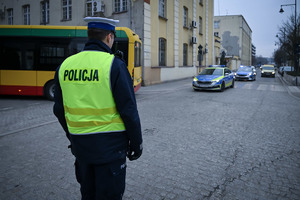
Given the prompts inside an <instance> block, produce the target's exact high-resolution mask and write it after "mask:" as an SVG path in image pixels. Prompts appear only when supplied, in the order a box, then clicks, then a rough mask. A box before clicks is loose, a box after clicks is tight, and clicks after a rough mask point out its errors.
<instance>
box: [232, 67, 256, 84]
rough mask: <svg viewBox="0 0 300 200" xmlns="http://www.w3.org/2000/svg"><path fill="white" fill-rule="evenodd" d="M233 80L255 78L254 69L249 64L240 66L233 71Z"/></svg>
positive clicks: (253, 79)
mask: <svg viewBox="0 0 300 200" xmlns="http://www.w3.org/2000/svg"><path fill="white" fill-rule="evenodd" d="M234 77H235V80H237V81H239V80H250V81H255V80H256V70H255V69H254V68H253V67H251V66H241V67H240V68H239V69H238V70H237V71H236V72H235V73H234Z"/></svg>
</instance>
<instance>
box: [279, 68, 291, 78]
mask: <svg viewBox="0 0 300 200" xmlns="http://www.w3.org/2000/svg"><path fill="white" fill-rule="evenodd" d="M293 70H294V68H293V67H291V66H282V67H279V70H278V73H279V74H280V75H281V76H283V75H284V72H291V71H293Z"/></svg>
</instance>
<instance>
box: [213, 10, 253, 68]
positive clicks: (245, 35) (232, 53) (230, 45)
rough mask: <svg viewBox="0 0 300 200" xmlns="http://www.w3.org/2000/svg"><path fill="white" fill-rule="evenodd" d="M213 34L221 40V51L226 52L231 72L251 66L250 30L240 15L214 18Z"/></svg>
mask: <svg viewBox="0 0 300 200" xmlns="http://www.w3.org/2000/svg"><path fill="white" fill-rule="evenodd" d="M214 32H215V35H218V36H219V37H220V38H221V41H222V42H221V45H222V48H221V51H225V52H226V58H228V60H229V62H231V63H232V66H231V68H232V69H233V70H234V69H237V68H238V67H239V65H252V62H251V60H252V30H251V28H250V27H249V25H248V24H247V22H246V20H245V19H244V17H243V16H242V15H226V16H215V17H214ZM230 58H232V59H230Z"/></svg>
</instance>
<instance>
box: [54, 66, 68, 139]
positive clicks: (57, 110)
mask: <svg viewBox="0 0 300 200" xmlns="http://www.w3.org/2000/svg"><path fill="white" fill-rule="evenodd" d="M58 72H59V67H58V68H57V69H56V72H55V77H54V82H55V90H54V106H53V113H54V115H55V116H56V117H57V119H58V121H59V123H60V124H61V126H62V127H63V129H64V131H65V132H66V136H67V137H68V139H70V137H69V131H68V127H67V122H66V118H65V111H64V104H63V99H62V92H61V87H60V84H59V79H58Z"/></svg>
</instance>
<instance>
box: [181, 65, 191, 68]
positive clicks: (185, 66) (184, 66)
mask: <svg viewBox="0 0 300 200" xmlns="http://www.w3.org/2000/svg"><path fill="white" fill-rule="evenodd" d="M179 67H182V68H187V67H193V65H192V66H189V65H183V66H179Z"/></svg>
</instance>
